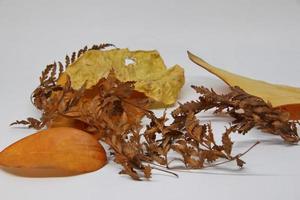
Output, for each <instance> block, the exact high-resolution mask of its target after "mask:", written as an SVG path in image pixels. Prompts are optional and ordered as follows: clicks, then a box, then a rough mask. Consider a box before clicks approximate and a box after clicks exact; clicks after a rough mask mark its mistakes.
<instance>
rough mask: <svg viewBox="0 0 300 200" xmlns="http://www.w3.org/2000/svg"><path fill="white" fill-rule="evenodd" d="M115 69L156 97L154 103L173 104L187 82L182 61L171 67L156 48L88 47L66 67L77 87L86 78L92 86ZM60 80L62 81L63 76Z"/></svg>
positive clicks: (115, 71)
mask: <svg viewBox="0 0 300 200" xmlns="http://www.w3.org/2000/svg"><path fill="white" fill-rule="evenodd" d="M111 70H113V71H114V73H115V76H116V78H117V79H119V80H120V81H122V82H126V81H135V85H134V86H135V90H137V91H139V92H142V93H144V94H145V95H146V96H148V97H150V98H151V99H152V100H154V102H153V104H152V107H153V106H156V107H157V106H159V107H160V106H163V107H165V106H170V105H172V104H174V103H175V102H176V100H177V97H178V95H179V92H180V89H181V88H182V86H183V84H184V70H183V68H181V67H180V66H179V65H175V66H173V67H171V68H169V69H167V67H166V66H165V64H164V62H163V60H162V58H161V57H160V55H159V53H158V52H157V51H155V50H154V51H141V50H140V51H129V50H128V49H112V50H107V51H98V50H89V51H87V52H86V53H84V54H83V55H82V56H80V57H79V58H78V59H77V60H76V61H75V62H74V63H72V64H71V65H70V66H68V68H67V69H66V71H65V73H66V74H68V75H69V76H70V78H71V84H72V87H73V88H74V89H79V88H80V87H81V86H82V85H83V84H84V83H85V82H86V85H87V88H91V87H92V86H93V85H95V84H96V83H97V82H98V81H99V80H100V79H101V78H103V77H106V76H107V75H108V74H109V72H110V71H111ZM63 79H64V78H63V76H62V78H61V79H60V80H59V83H60V84H63V82H64V80H63Z"/></svg>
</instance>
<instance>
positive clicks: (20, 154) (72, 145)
mask: <svg viewBox="0 0 300 200" xmlns="http://www.w3.org/2000/svg"><path fill="white" fill-rule="evenodd" d="M106 162H107V158H106V153H105V150H104V149H103V147H102V146H101V144H99V142H98V141H97V140H96V139H94V137H93V136H91V135H90V134H88V133H86V132H84V131H81V130H78V129H75V128H69V127H59V128H50V129H47V130H43V131H40V132H37V133H35V134H33V135H30V136H28V137H25V138H23V139H21V140H19V141H17V142H16V143H14V144H12V145H10V146H9V147H7V148H6V149H4V150H3V151H2V152H1V153H0V165H1V166H3V167H4V169H8V171H11V172H13V173H17V174H18V175H24V176H62V175H75V174H81V173H85V172H91V171H95V170H97V169H100V168H101V167H103V166H104V165H105V164H106ZM11 169H13V170H11ZM35 172H37V174H36V173H35Z"/></svg>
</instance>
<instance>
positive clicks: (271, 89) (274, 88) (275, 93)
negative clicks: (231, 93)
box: [188, 52, 300, 120]
mask: <svg viewBox="0 0 300 200" xmlns="http://www.w3.org/2000/svg"><path fill="white" fill-rule="evenodd" d="M188 56H189V58H190V59H191V60H192V61H193V62H194V63H195V64H197V65H199V66H201V67H203V68H204V69H206V70H207V71H209V72H211V73H212V74H214V75H216V76H217V77H219V78H220V79H222V80H223V81H224V82H225V83H226V84H228V85H229V86H232V87H234V86H238V87H240V88H241V89H243V90H244V91H246V92H247V93H249V94H251V95H254V96H258V97H261V98H262V99H263V100H265V101H266V102H270V103H271V104H272V106H273V107H280V108H282V109H284V110H286V111H288V112H289V113H290V119H293V120H296V119H300V88H296V87H291V86H286V85H277V84H271V83H267V82H264V81H260V80H254V79H251V78H247V77H244V76H240V75H237V74H234V73H231V72H228V71H225V70H222V69H219V68H217V67H214V66H212V65H210V64H208V63H207V62H206V61H204V60H202V59H201V58H199V57H197V56H195V55H194V54H192V53H190V52H188Z"/></svg>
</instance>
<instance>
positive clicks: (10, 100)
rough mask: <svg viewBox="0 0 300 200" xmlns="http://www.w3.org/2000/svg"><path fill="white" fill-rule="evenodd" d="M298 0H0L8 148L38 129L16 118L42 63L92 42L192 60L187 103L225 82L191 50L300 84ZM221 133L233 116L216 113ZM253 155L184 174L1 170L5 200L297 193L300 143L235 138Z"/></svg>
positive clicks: (0, 104) (2, 116)
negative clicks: (143, 178) (199, 90)
mask: <svg viewBox="0 0 300 200" xmlns="http://www.w3.org/2000/svg"><path fill="white" fill-rule="evenodd" d="M299 24H300V1H299V0H297V1H293V0H281V1H280V0H270V1H268V0H265V1H263V0H251V1H250V0H249V1H234V0H226V1H221V0H220V1H212V0H207V1H202V0H201V1H200V0H198V1H196V0H195V1H150V0H149V1H138V0H136V1H128V0H127V1H111V0H110V1H108V0H106V1H81V2H79V1H53V0H52V1H29V0H27V1H12V0H0V44H1V47H0V55H1V57H0V58H1V59H0V67H1V73H0V91H1V98H0V109H1V112H0V133H1V134H0V149H3V148H4V147H6V146H7V145H9V144H10V143H12V142H14V141H16V140H17V139H20V138H22V137H24V136H25V135H27V134H29V133H31V132H32V131H30V130H26V129H12V128H9V127H8V124H9V123H10V122H12V121H13V120H15V119H22V118H24V117H27V116H38V113H36V112H35V111H34V108H33V106H31V104H30V101H29V95H30V93H31V91H32V90H33V89H34V88H35V86H36V85H37V83H38V76H39V75H40V72H41V70H42V69H43V68H44V66H45V65H46V64H48V63H51V62H52V61H53V60H61V59H63V57H64V55H65V54H66V53H71V52H72V51H73V50H76V49H79V48H81V47H83V46H84V45H86V44H90V45H91V44H94V43H100V42H111V43H114V44H116V45H117V46H118V47H129V48H130V49H157V50H158V51H160V52H161V55H162V56H163V58H164V59H165V62H166V64H167V65H169V66H171V65H173V64H176V63H177V64H180V65H182V66H183V67H185V70H186V79H187V84H186V86H185V88H186V89H185V90H183V92H182V95H181V99H180V101H184V100H187V99H191V98H193V97H195V95H194V94H193V92H192V90H191V89H189V87H188V85H190V84H192V83H193V84H204V85H206V86H210V87H216V88H217V89H222V88H225V86H224V84H223V83H222V82H221V81H219V80H218V79H216V78H215V77H214V76H212V75H210V74H208V73H207V72H206V71H204V70H202V69H199V68H198V67H197V66H195V65H194V64H193V63H191V62H190V61H189V60H188V58H187V55H186V50H190V51H192V52H193V53H195V54H197V55H199V56H201V57H202V58H204V59H206V60H207V61H209V62H210V63H211V64H214V65H216V66H220V67H223V68H224V69H227V70H230V71H233V72H236V73H239V74H243V75H246V76H250V77H253V78H257V79H263V80H266V81H270V82H274V83H284V84H289V85H294V86H300V79H299V72H300V68H299V66H300V59H299V57H300V37H299V35H300V26H299ZM213 125H214V129H215V130H216V132H220V133H222V130H223V126H224V125H226V123H222V122H220V121H214V123H213ZM234 139H235V140H236V141H238V142H236V150H237V151H243V150H245V149H246V148H247V147H249V146H250V145H251V144H253V142H254V141H255V140H256V139H260V140H262V144H260V145H259V146H257V147H256V148H255V149H253V150H252V151H251V152H249V153H248V154H247V155H246V156H245V158H244V159H245V161H246V162H247V165H246V167H245V168H244V169H243V170H238V169H237V168H236V167H235V166H234V165H233V164H229V165H226V166H224V167H219V168H217V169H207V170H203V171H200V172H198V173H179V175H180V178H179V179H176V178H173V177H170V176H164V175H154V178H153V181H150V182H135V181H131V180H130V179H128V178H127V177H122V176H119V175H118V174H117V173H118V171H119V168H118V166H116V164H114V163H113V162H111V163H110V164H109V165H107V166H106V167H104V168H103V169H102V170H100V171H97V172H94V173H90V174H85V175H81V176H75V177H67V178H42V179H39V178H35V179H31V178H21V177H16V176H13V175H10V174H7V173H5V172H4V171H0V192H1V194H0V196H1V199H23V200H27V199H28V200H34V199H43V200H47V199H49V200H50V199H51V200H53V199H72V200H77V199H129V198H131V199H138V198H139V199H144V200H147V199H173V200H175V199H195V198H197V199H224V200H225V199H249V200H250V199H251V200H253V199H299V198H300V191H299V189H300V185H299V177H300V173H299V167H300V161H299V153H300V149H299V146H286V145H282V144H281V140H280V139H278V138H277V137H275V136H274V137H273V136H269V135H263V134H261V133H260V132H259V131H251V133H250V134H249V135H248V136H244V137H242V136H239V137H236V138H234Z"/></svg>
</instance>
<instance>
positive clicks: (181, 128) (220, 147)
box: [13, 44, 299, 180]
mask: <svg viewBox="0 0 300 200" xmlns="http://www.w3.org/2000/svg"><path fill="white" fill-rule="evenodd" d="M107 46H112V45H110V44H101V45H98V46H94V47H93V49H98V50H100V49H102V48H104V47H107ZM85 51H87V48H84V49H83V50H80V51H79V52H78V53H73V55H72V56H71V59H70V58H69V57H68V56H67V57H66V64H65V67H67V66H68V65H69V64H70V63H72V62H74V61H75V59H76V58H77V57H79V56H80V55H81V54H82V53H84V52H85ZM57 66H58V67H59V70H58V73H57ZM65 67H64V66H63V65H62V63H60V62H58V64H56V63H54V64H52V65H48V66H47V67H46V69H45V70H44V71H43V73H42V76H41V77H40V86H39V87H38V88H37V89H36V90H35V91H34V92H33V95H32V100H33V104H34V105H35V106H36V107H37V108H38V109H39V110H41V111H42V117H41V119H39V120H37V119H33V118H28V119H27V120H22V121H16V122H15V123H13V125H14V124H24V125H28V126H29V127H33V128H36V129H41V128H43V127H44V126H47V127H54V126H56V125H57V122H59V121H63V122H64V126H72V127H74V126H75V127H77V128H80V129H82V130H85V131H87V132H89V133H91V134H93V135H94V136H95V137H96V138H97V139H99V140H101V141H103V142H105V143H106V144H108V145H109V147H110V149H111V151H112V152H111V154H112V155H113V156H114V161H115V162H116V163H118V164H120V165H121V166H122V167H123V169H122V171H121V173H123V174H128V175H129V176H131V177H132V178H133V179H135V180H140V179H142V178H146V179H148V178H150V177H151V170H152V169H159V170H162V171H165V169H166V168H167V169H172V168H173V167H178V166H174V165H173V161H177V162H182V163H183V165H180V167H184V168H187V169H200V168H204V167H209V166H215V165H218V164H222V163H224V162H229V161H236V163H237V165H238V166H240V167H242V166H243V164H244V163H245V162H244V161H243V160H241V156H243V155H244V154H245V153H246V152H247V151H246V152H245V153H241V154H237V155H232V147H233V142H232V141H231V139H230V135H231V133H233V132H240V133H243V134H244V133H246V132H248V131H249V130H250V129H251V128H253V127H257V128H259V129H262V130H263V131H266V132H269V133H273V134H277V135H280V136H281V137H282V138H283V139H284V140H285V141H287V142H290V143H293V142H298V141H299V137H298V135H297V130H296V124H295V123H294V122H289V121H288V116H286V115H288V114H286V113H285V112H282V111H281V110H279V109H274V108H272V106H270V105H269V104H267V103H265V102H264V101H263V100H262V99H260V98H258V97H255V96H252V95H249V94H247V93H245V92H244V91H243V90H241V89H239V88H232V92H231V93H229V94H226V95H218V94H216V93H215V92H214V91H212V90H209V89H206V88H204V87H195V86H193V88H194V89H195V90H196V92H198V93H200V94H201V96H200V98H199V100H198V101H192V102H187V103H185V104H182V105H180V106H179V107H178V108H177V109H175V110H174V111H173V112H172V120H171V122H169V121H168V119H167V118H166V114H164V115H163V116H161V117H157V116H155V115H154V113H153V112H152V111H150V110H148V109H147V108H148V98H147V97H146V96H145V95H144V94H142V93H140V92H137V91H135V90H134V85H133V84H134V83H133V82H125V83H124V82H120V81H118V79H116V78H115V76H114V72H113V71H112V72H111V73H110V74H109V75H108V77H107V78H102V79H101V80H100V81H99V82H98V83H97V84H96V85H95V86H93V87H92V88H90V89H85V87H84V86H83V87H82V88H81V89H79V90H74V89H72V87H71V82H70V80H69V79H68V80H67V82H66V84H65V85H58V84H57V80H58V78H59V77H60V75H61V73H62V72H63V71H64V68H65ZM212 108H214V109H216V110H215V113H220V112H225V113H227V114H229V115H230V116H231V117H233V118H235V121H233V124H232V125H231V126H230V127H229V128H227V129H226V130H225V132H224V133H223V135H222V140H221V144H217V143H216V141H215V138H214V134H213V131H212V127H211V125H210V124H209V123H208V124H203V123H201V121H199V119H197V117H196V116H195V115H196V114H197V113H199V112H201V111H206V110H208V109H212ZM144 116H146V117H147V118H149V119H150V123H149V124H147V125H146V127H145V128H143V126H142V125H141V119H142V118H143V117H144ZM60 125H61V124H60ZM60 125H59V126H60ZM254 145H255V144H254ZM251 148H252V147H250V149H251ZM217 160H221V161H220V162H216V161H217Z"/></svg>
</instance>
